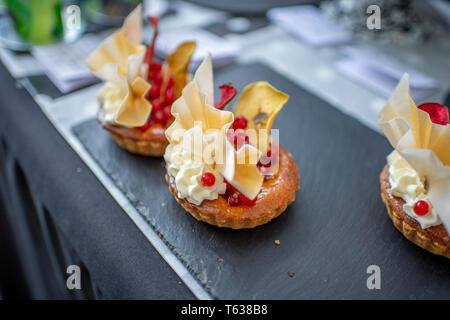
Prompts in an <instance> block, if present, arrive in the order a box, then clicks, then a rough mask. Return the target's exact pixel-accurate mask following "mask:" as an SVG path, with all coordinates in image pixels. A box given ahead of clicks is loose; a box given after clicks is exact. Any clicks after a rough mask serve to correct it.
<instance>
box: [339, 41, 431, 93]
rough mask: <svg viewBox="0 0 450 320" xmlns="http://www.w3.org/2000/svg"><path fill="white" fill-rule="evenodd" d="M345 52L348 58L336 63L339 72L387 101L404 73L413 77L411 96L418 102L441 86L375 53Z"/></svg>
mask: <svg viewBox="0 0 450 320" xmlns="http://www.w3.org/2000/svg"><path fill="white" fill-rule="evenodd" d="M342 52H343V53H345V54H346V55H347V57H346V58H344V59H342V60H341V61H339V62H338V63H337V65H336V68H337V69H338V70H339V72H341V73H342V74H344V75H346V76H347V77H349V78H351V79H352V80H354V81H355V82H357V83H360V84H362V85H364V86H365V87H367V88H369V89H371V90H374V91H375V92H377V93H378V94H380V95H381V96H383V97H384V98H389V97H390V96H391V94H392V92H393V91H394V89H395V87H396V86H397V84H398V82H399V81H400V78H401V77H402V75H403V74H404V73H405V72H407V73H408V74H409V76H410V78H409V79H410V87H411V96H412V97H413V99H415V100H421V99H422V98H424V97H426V96H428V95H430V94H431V93H432V92H433V90H435V89H436V88H437V86H438V83H437V82H436V81H435V80H434V79H432V78H430V77H429V76H427V75H425V74H423V73H421V72H419V71H417V70H415V69H414V68H412V67H410V66H406V65H403V64H402V63H401V62H399V61H397V60H395V59H393V58H390V57H388V56H386V55H383V54H382V53H380V52H378V51H376V50H374V49H368V48H351V47H345V48H343V49H342Z"/></svg>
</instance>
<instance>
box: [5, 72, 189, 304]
mask: <svg viewBox="0 0 450 320" xmlns="http://www.w3.org/2000/svg"><path fill="white" fill-rule="evenodd" d="M0 83H1V86H0V285H1V288H2V290H1V291H2V295H3V298H12V297H23V298H63V299H65V298H132V299H134V298H146V299H147V298H148V299H186V298H194V296H193V295H192V294H191V292H190V291H189V290H188V289H187V287H185V286H184V284H181V283H180V279H179V278H178V276H177V275H176V274H175V273H174V271H173V270H172V269H171V268H170V267H169V266H168V265H167V264H166V262H165V261H164V260H163V259H162V258H161V256H160V255H159V254H158V253H157V251H156V250H155V249H154V248H153V247H152V245H151V244H150V243H149V242H148V240H147V239H146V238H145V237H144V236H143V234H142V233H141V232H140V231H139V230H138V229H137V227H136V226H135V225H134V223H133V222H132V221H131V220H130V218H129V217H128V216H127V215H126V214H125V213H124V212H123V211H122V209H121V208H120V207H119V205H118V204H117V203H116V202H115V201H114V200H113V198H112V197H111V196H110V195H109V193H108V192H107V191H106V190H105V189H104V187H103V186H102V185H101V184H100V182H99V181H98V180H97V179H96V177H95V176H94V175H93V174H92V172H91V171H90V170H89V169H88V168H87V167H86V165H85V164H84V163H83V162H82V161H81V160H80V158H79V157H78V155H77V154H76V153H75V152H74V151H73V150H72V149H71V148H70V146H69V145H68V144H67V143H66V142H65V141H64V140H63V138H62V137H61V136H60V135H59V134H58V132H57V131H56V129H55V128H54V127H53V126H52V124H51V123H50V122H49V121H48V120H47V118H46V117H45V116H44V114H43V113H42V111H41V110H40V108H39V107H38V106H37V105H36V103H35V102H34V101H33V99H32V98H31V96H30V95H29V94H28V93H27V92H26V91H25V90H24V89H22V88H18V87H17V86H16V84H15V80H14V79H13V78H12V77H11V76H10V75H9V74H8V72H7V70H6V69H5V68H4V67H3V66H2V65H0ZM71 264H76V265H79V266H80V268H81V282H82V289H81V290H73V291H69V290H68V289H67V288H66V278H67V276H68V275H67V274H66V268H67V266H68V265H71Z"/></svg>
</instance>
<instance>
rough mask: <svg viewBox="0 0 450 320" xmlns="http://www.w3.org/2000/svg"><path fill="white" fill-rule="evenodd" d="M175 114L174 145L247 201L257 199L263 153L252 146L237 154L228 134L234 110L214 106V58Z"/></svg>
mask: <svg viewBox="0 0 450 320" xmlns="http://www.w3.org/2000/svg"><path fill="white" fill-rule="evenodd" d="M171 111H172V114H173V115H174V117H175V121H174V122H173V123H172V125H171V126H170V127H169V128H167V129H166V137H167V139H168V140H169V142H170V145H172V146H180V147H182V148H183V149H185V150H187V151H189V152H188V154H189V156H190V157H192V158H193V160H194V161H197V162H199V163H204V164H207V165H208V167H209V169H210V170H212V171H215V172H218V173H220V175H222V176H223V178H225V179H226V180H227V181H228V182H229V183H230V184H231V185H233V186H234V187H235V188H236V189H237V190H239V191H240V192H241V193H242V194H244V195H245V196H246V197H247V198H249V199H254V198H255V197H256V196H257V195H258V193H259V191H260V190H261V186H262V183H263V181H264V177H263V175H262V174H261V173H260V171H259V169H258V167H257V166H256V164H257V162H258V160H259V158H260V156H261V151H260V150H258V149H257V148H256V147H254V146H252V145H249V144H246V145H244V146H242V147H241V148H240V149H239V150H237V151H236V150H235V149H234V147H233V145H232V144H231V143H230V142H229V141H228V140H227V138H226V131H227V130H228V128H229V127H230V126H231V124H232V123H233V121H234V116H233V113H232V112H230V111H224V110H220V109H216V108H215V107H214V82H213V71H212V63H211V56H210V55H208V56H207V57H206V58H205V60H204V61H203V62H202V63H201V65H200V66H199V67H198V69H197V71H196V72H195V75H194V77H193V79H192V81H191V82H189V83H188V84H187V85H186V87H185V88H184V89H183V91H182V95H181V96H180V98H178V99H177V100H176V101H175V102H174V103H173V105H172V109H171ZM168 150H169V151H167V150H166V154H167V152H170V150H172V147H170V146H169V148H168ZM165 158H166V159H167V158H168V157H166V156H165ZM223 192H224V191H223Z"/></svg>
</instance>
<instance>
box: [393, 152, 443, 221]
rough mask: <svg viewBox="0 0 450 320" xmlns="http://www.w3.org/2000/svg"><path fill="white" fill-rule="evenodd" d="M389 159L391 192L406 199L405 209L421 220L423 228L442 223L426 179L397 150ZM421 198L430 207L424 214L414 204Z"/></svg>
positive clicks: (408, 213) (410, 214)
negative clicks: (428, 196) (416, 210)
mask: <svg viewBox="0 0 450 320" xmlns="http://www.w3.org/2000/svg"><path fill="white" fill-rule="evenodd" d="M387 161H388V164H389V183H390V185H391V192H392V194H393V195H394V196H397V197H400V198H402V199H403V200H404V201H405V204H404V205H403V210H404V211H405V212H406V214H407V215H409V216H410V217H412V218H414V219H415V220H416V221H417V222H419V223H420V226H421V227H422V229H425V228H428V227H431V226H436V225H439V224H441V220H440V219H439V217H438V215H437V214H436V213H435V212H433V206H432V203H431V202H430V201H429V199H428V198H427V191H426V182H425V179H423V178H421V177H420V176H419V175H418V174H417V172H416V171H415V170H414V169H413V168H412V167H411V166H410V165H409V163H408V162H407V161H406V160H405V159H404V158H403V157H402V156H401V155H400V154H399V153H398V152H397V151H396V150H394V151H393V152H392V153H391V154H390V155H389V156H388V157H387ZM419 200H424V201H427V202H428V204H429V207H430V212H428V214H426V215H424V216H419V215H417V214H416V213H415V212H414V204H415V203H416V202H417V201H419Z"/></svg>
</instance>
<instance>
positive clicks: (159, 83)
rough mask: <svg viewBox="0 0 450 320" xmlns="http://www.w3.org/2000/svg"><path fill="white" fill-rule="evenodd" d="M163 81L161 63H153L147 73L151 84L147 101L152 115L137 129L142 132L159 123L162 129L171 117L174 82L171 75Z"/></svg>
mask: <svg viewBox="0 0 450 320" xmlns="http://www.w3.org/2000/svg"><path fill="white" fill-rule="evenodd" d="M163 80H164V79H163V74H162V63H161V62H160V61H153V62H152V63H151V64H150V66H149V71H148V81H149V82H150V84H151V88H150V90H149V92H148V94H147V99H148V100H149V101H150V103H151V104H152V113H151V115H150V119H149V120H148V122H147V123H146V124H145V125H144V126H142V127H139V129H141V130H142V131H145V130H147V129H148V128H149V127H150V126H151V125H153V124H155V123H159V124H161V125H162V126H163V127H164V126H166V124H167V121H168V120H170V119H171V118H172V117H173V116H172V113H171V112H170V108H171V107H172V103H173V102H174V101H175V93H174V87H175V82H174V80H173V76H172V75H171V76H169V78H168V79H167V80H166V81H165V83H163V82H164V81H163Z"/></svg>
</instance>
